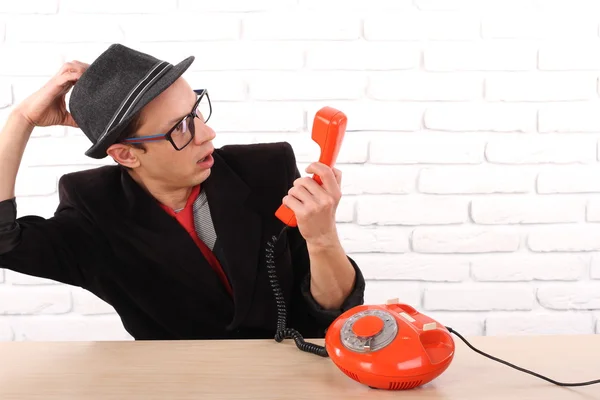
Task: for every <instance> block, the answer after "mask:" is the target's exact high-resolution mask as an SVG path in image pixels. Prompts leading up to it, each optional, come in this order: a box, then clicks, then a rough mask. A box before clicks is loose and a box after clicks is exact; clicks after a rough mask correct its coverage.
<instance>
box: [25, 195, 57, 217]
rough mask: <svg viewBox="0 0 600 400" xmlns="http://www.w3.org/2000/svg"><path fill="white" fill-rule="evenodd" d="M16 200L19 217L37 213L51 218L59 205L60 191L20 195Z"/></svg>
mask: <svg viewBox="0 0 600 400" xmlns="http://www.w3.org/2000/svg"><path fill="white" fill-rule="evenodd" d="M16 201H17V217H19V218H20V217H24V216H26V215H37V216H40V217H42V218H50V217H52V216H53V215H54V212H55V211H56V207H57V206H58V192H55V193H54V194H51V195H48V196H33V197H18V198H17V199H16Z"/></svg>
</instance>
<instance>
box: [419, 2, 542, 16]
mask: <svg viewBox="0 0 600 400" xmlns="http://www.w3.org/2000/svg"><path fill="white" fill-rule="evenodd" d="M542 1H546V0H542ZM535 5H536V4H535V0H415V6H416V7H417V8H419V9H420V10H464V11H469V12H476V11H477V12H484V13H493V12H498V11H502V12H505V11H507V10H514V11H518V12H523V11H525V10H534V9H535Z"/></svg>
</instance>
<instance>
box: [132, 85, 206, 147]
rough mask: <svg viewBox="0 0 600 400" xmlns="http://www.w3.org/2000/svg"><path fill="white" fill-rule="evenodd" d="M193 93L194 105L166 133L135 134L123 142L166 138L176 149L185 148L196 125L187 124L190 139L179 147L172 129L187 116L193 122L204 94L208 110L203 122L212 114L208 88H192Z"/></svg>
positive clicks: (194, 132)
mask: <svg viewBox="0 0 600 400" xmlns="http://www.w3.org/2000/svg"><path fill="white" fill-rule="evenodd" d="M194 93H196V95H197V96H198V100H196V102H195V103H194V107H193V108H192V111H190V112H189V113H188V114H186V115H185V116H184V117H183V118H181V119H180V120H179V121H178V122H177V123H175V125H174V126H173V127H172V128H171V129H169V130H168V131H167V133H158V134H155V135H144V136H136V137H132V138H127V139H124V140H123V142H126V143H144V142H156V141H159V140H163V139H164V140H168V141H169V142H170V143H171V145H172V146H173V148H174V149H175V150H177V151H181V150H183V149H184V148H186V147H187V146H188V145H189V144H190V143H191V142H192V140H194V137H195V136H196V127H195V126H194V129H191V128H190V127H189V126H188V129H189V130H190V132H191V135H192V136H191V138H190V140H189V141H188V142H187V143H186V144H184V145H183V146H182V147H181V148H178V147H177V145H176V144H175V142H174V141H173V138H172V137H171V135H172V134H173V131H174V130H175V129H177V127H178V126H179V124H181V123H182V122H183V121H184V120H186V119H187V118H188V117H192V124H193V122H194V119H195V118H196V117H198V113H197V111H198V106H199V105H200V102H201V101H202V99H203V98H204V96H206V99H207V100H208V107H209V110H210V111H209V114H208V117H206V118H205V119H204V123H207V122H208V120H209V119H210V117H211V115H212V104H211V102H210V96H209V95H208V90H207V89H194ZM203 117H204V116H203Z"/></svg>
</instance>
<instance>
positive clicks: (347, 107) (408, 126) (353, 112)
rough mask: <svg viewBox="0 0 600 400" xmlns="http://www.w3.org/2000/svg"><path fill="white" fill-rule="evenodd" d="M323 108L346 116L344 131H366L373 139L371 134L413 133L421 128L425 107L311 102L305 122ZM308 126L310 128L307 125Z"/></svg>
mask: <svg viewBox="0 0 600 400" xmlns="http://www.w3.org/2000/svg"><path fill="white" fill-rule="evenodd" d="M323 106H329V107H334V108H336V109H338V110H340V111H343V112H344V113H345V114H346V116H347V117H348V126H347V127H346V131H347V132H353V131H368V133H364V132H363V133H362V135H364V136H369V137H377V136H374V133H375V132H378V131H385V132H394V133H396V132H399V131H402V132H414V131H418V130H420V129H421V128H422V126H421V122H422V120H423V112H424V110H425V106H424V105H421V104H411V103H404V102H377V101H343V100H330V101H321V102H311V103H310V104H309V105H307V106H306V107H305V110H306V112H307V113H308V120H309V121H312V119H313V118H314V115H315V113H316V112H317V111H318V110H319V109H320V108H321V107H323ZM311 126H312V125H311Z"/></svg>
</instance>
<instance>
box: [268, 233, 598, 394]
mask: <svg viewBox="0 0 600 400" xmlns="http://www.w3.org/2000/svg"><path fill="white" fill-rule="evenodd" d="M286 229H288V226H287V225H286V226H284V228H283V229H282V230H281V232H280V233H279V235H278V236H273V237H272V239H271V241H269V243H268V246H267V269H268V273H269V281H270V283H271V288H272V289H273V294H274V295H275V302H276V303H277V332H276V333H275V340H276V341H277V342H282V341H283V340H284V339H294V341H295V342H296V346H298V348H299V349H300V350H302V351H306V352H308V353H313V354H316V355H319V356H321V357H329V355H328V354H327V350H326V349H325V347H323V346H319V345H316V344H313V343H307V342H306V341H305V340H304V338H303V337H302V335H301V334H300V332H298V331H297V330H295V329H291V328H288V327H287V321H286V319H287V317H286V309H285V300H284V298H283V293H282V291H281V286H280V285H279V280H278V279H277V271H276V268H275V260H274V258H275V256H274V253H275V245H276V244H277V241H278V240H279V239H280V238H281V235H282V234H283V233H284V232H285V231H286ZM446 329H447V330H448V331H449V332H450V333H453V334H454V335H456V336H457V337H458V338H459V339H460V340H462V341H463V342H464V343H465V344H466V345H467V346H468V347H469V348H470V349H471V350H473V351H474V352H476V353H478V354H481V355H483V356H485V357H487V358H489V359H491V360H494V361H497V362H499V363H501V364H504V365H507V366H509V367H511V368H514V369H516V370H518V371H521V372H525V373H527V374H530V375H533V376H535V377H538V378H540V379H543V380H545V381H548V382H550V383H553V384H555V385H558V386H567V387H574V386H587V385H595V384H598V383H600V379H597V380H593V381H588V382H577V383H564V382H558V381H555V380H553V379H550V378H547V377H545V376H543V375H540V374H538V373H535V372H532V371H529V370H527V369H525V368H521V367H518V366H516V365H514V364H511V363H509V362H507V361H504V360H502V359H500V358H497V357H494V356H491V355H489V354H486V353H484V352H483V351H481V350H478V349H477V348H475V347H474V346H473V345H472V344H471V343H469V342H468V341H467V339H465V338H464V337H463V336H462V335H461V334H460V333H458V332H456V331H455V330H454V329H452V328H450V327H448V326H446Z"/></svg>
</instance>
